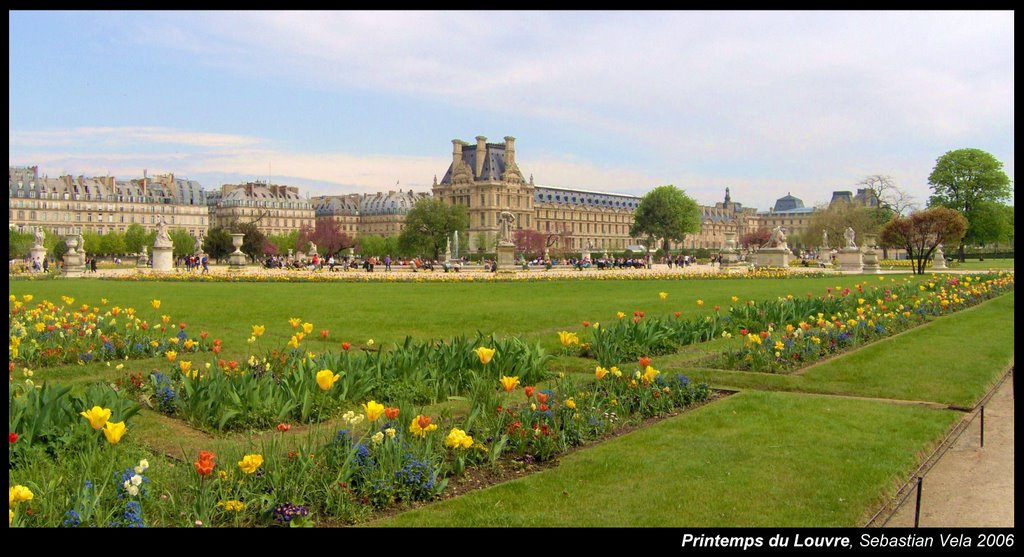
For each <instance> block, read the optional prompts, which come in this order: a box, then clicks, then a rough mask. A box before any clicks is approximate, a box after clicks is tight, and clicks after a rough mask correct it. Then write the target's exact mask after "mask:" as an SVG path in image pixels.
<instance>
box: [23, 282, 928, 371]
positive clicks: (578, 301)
mask: <svg viewBox="0 0 1024 557" xmlns="http://www.w3.org/2000/svg"><path fill="white" fill-rule="evenodd" d="M907 277H909V275H907ZM903 278H904V277H900V278H899V279H896V278H895V277H892V276H890V277H886V280H903ZM911 280H916V279H911ZM863 281H868V282H869V284H874V283H876V282H879V281H878V279H877V278H875V277H864V276H836V277H822V278H789V279H682V280H664V281H662V280H658V281H626V280H614V281H598V280H595V281H551V282H531V283H515V282H511V283H491V284H481V283H440V284H438V283H305V284H290V283H175V282H120V281H109V280H96V279H77V280H53V281H11V282H9V287H10V293H11V294H15V295H18V296H20V295H23V294H32V295H33V296H35V300H36V302H38V301H41V300H44V299H48V300H51V301H54V302H56V303H60V297H61V296H62V295H66V296H71V297H73V298H75V305H79V304H83V303H85V304H89V305H95V306H98V305H99V303H100V299H101V298H107V299H108V300H109V304H108V307H112V306H114V305H119V306H122V307H134V308H136V310H138V312H139V316H140V317H141V318H142V319H146V320H148V321H150V322H151V323H152V322H157V321H159V318H160V316H161V315H164V314H166V315H169V316H170V317H171V320H172V322H175V323H176V322H182V321H183V322H185V323H187V324H188V326H189V330H190V331H193V333H192V334H196V333H197V332H198V331H199V330H206V331H209V332H210V334H211V335H212V336H213V337H215V338H221V339H222V340H223V341H224V352H223V357H226V358H230V357H239V356H244V355H245V354H246V349H247V348H248V346H247V344H246V342H245V340H246V339H247V338H248V337H249V334H250V331H251V326H252V325H255V324H262V325H265V326H266V327H267V332H266V335H265V336H264V337H262V338H261V339H260V343H261V344H262V345H263V346H264V347H266V346H283V345H284V344H285V343H286V342H288V338H289V337H290V336H291V334H292V328H291V327H290V326H289V324H288V319H289V318H291V317H300V318H302V320H303V321H308V322H310V323H312V324H313V325H314V332H313V334H312V335H311V338H309V339H308V340H307V341H306V342H305V345H307V346H308V348H309V349H310V350H313V351H316V352H320V351H322V350H324V349H327V348H332V349H337V347H338V344H339V343H340V342H341V341H349V342H352V343H353V345H355V346H356V347H359V346H361V345H364V344H365V343H366V341H367V340H368V339H374V341H375V342H376V343H378V344H379V343H381V342H385V343H386V342H394V341H401V340H403V339H404V338H405V337H406V336H407V335H410V336H412V337H414V338H416V339H426V338H445V339H447V338H451V337H452V336H455V335H458V334H465V335H475V334H476V332H477V331H481V332H483V333H485V334H486V333H491V332H494V333H497V334H500V335H518V336H522V337H525V338H527V339H532V340H540V341H542V343H543V345H544V346H545V348H546V349H548V351H549V352H555V351H556V349H557V347H558V340H557V335H556V334H555V333H556V332H557V331H559V330H562V329H569V330H579V329H581V328H582V327H581V326H580V323H581V322H582V321H584V320H589V321H591V322H601V321H610V320H612V319H615V313H616V312H617V311H623V312H626V313H629V314H631V313H632V312H633V311H634V310H642V311H644V312H647V313H648V314H649V315H652V316H653V315H668V314H670V313H672V312H674V311H680V312H682V313H683V314H684V315H697V314H699V313H700V314H706V313H710V312H711V308H712V307H713V306H715V305H720V306H722V307H723V308H728V306H729V305H730V304H731V303H732V302H731V297H732V296H733V295H735V296H738V297H739V298H740V299H741V300H763V299H768V298H773V297H776V296H785V295H787V294H793V295H794V296H804V295H806V294H807V293H813V294H814V295H819V294H823V293H824V290H825V288H827V287H830V286H831V287H835V286H841V287H844V288H845V287H852V286H854V285H855V284H857V283H858V282H863ZM879 283H880V282H879ZM662 291H664V292H668V294H669V297H668V298H667V299H666V300H661V299H659V297H658V293H659V292H662ZM154 298H155V299H159V300H161V306H160V309H159V310H154V309H153V308H152V307H150V300H152V299H154ZM698 299H700V300H703V301H704V302H705V304H704V306H702V307H698V306H697V304H696V301H697V300H698ZM34 303H35V302H34ZM323 329H326V330H328V331H330V336H329V339H328V341H321V340H320V339H319V332H320V331H321V330H323ZM73 367H74V366H73Z"/></svg>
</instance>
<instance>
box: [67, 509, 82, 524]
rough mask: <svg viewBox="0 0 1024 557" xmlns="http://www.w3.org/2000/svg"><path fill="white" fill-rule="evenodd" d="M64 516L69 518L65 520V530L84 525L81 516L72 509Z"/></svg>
mask: <svg viewBox="0 0 1024 557" xmlns="http://www.w3.org/2000/svg"><path fill="white" fill-rule="evenodd" d="M64 516H66V517H67V518H65V519H64V527H65V528H76V527H77V526H78V525H79V524H81V523H82V517H81V515H79V514H78V513H77V512H76V511H75V510H74V509H70V510H69V511H68V512H67V513H66V514H65V515H64Z"/></svg>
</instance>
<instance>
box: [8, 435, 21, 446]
mask: <svg viewBox="0 0 1024 557" xmlns="http://www.w3.org/2000/svg"><path fill="white" fill-rule="evenodd" d="M17 440H18V434H17V433H13V432H12V433H8V434H7V441H8V442H9V443H10V444H12V445H13V444H14V443H15V442H16V441H17Z"/></svg>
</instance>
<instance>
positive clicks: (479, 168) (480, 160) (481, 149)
mask: <svg viewBox="0 0 1024 557" xmlns="http://www.w3.org/2000/svg"><path fill="white" fill-rule="evenodd" d="M486 156H487V138H486V137H484V136H482V135H478V136H476V177H477V178H481V177H482V176H480V175H481V174H483V173H484V158H485V157H486Z"/></svg>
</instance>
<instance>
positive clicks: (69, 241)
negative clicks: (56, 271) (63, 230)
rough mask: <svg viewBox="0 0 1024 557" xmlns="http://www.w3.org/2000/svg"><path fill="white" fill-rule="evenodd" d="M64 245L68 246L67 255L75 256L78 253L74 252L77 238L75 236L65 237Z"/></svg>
mask: <svg viewBox="0 0 1024 557" xmlns="http://www.w3.org/2000/svg"><path fill="white" fill-rule="evenodd" d="M64 243H65V244H67V246H68V254H70V255H75V254H77V253H78V252H77V251H75V248H76V247H78V236H77V235H75V234H72V235H70V236H67V237H65V238H64Z"/></svg>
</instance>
